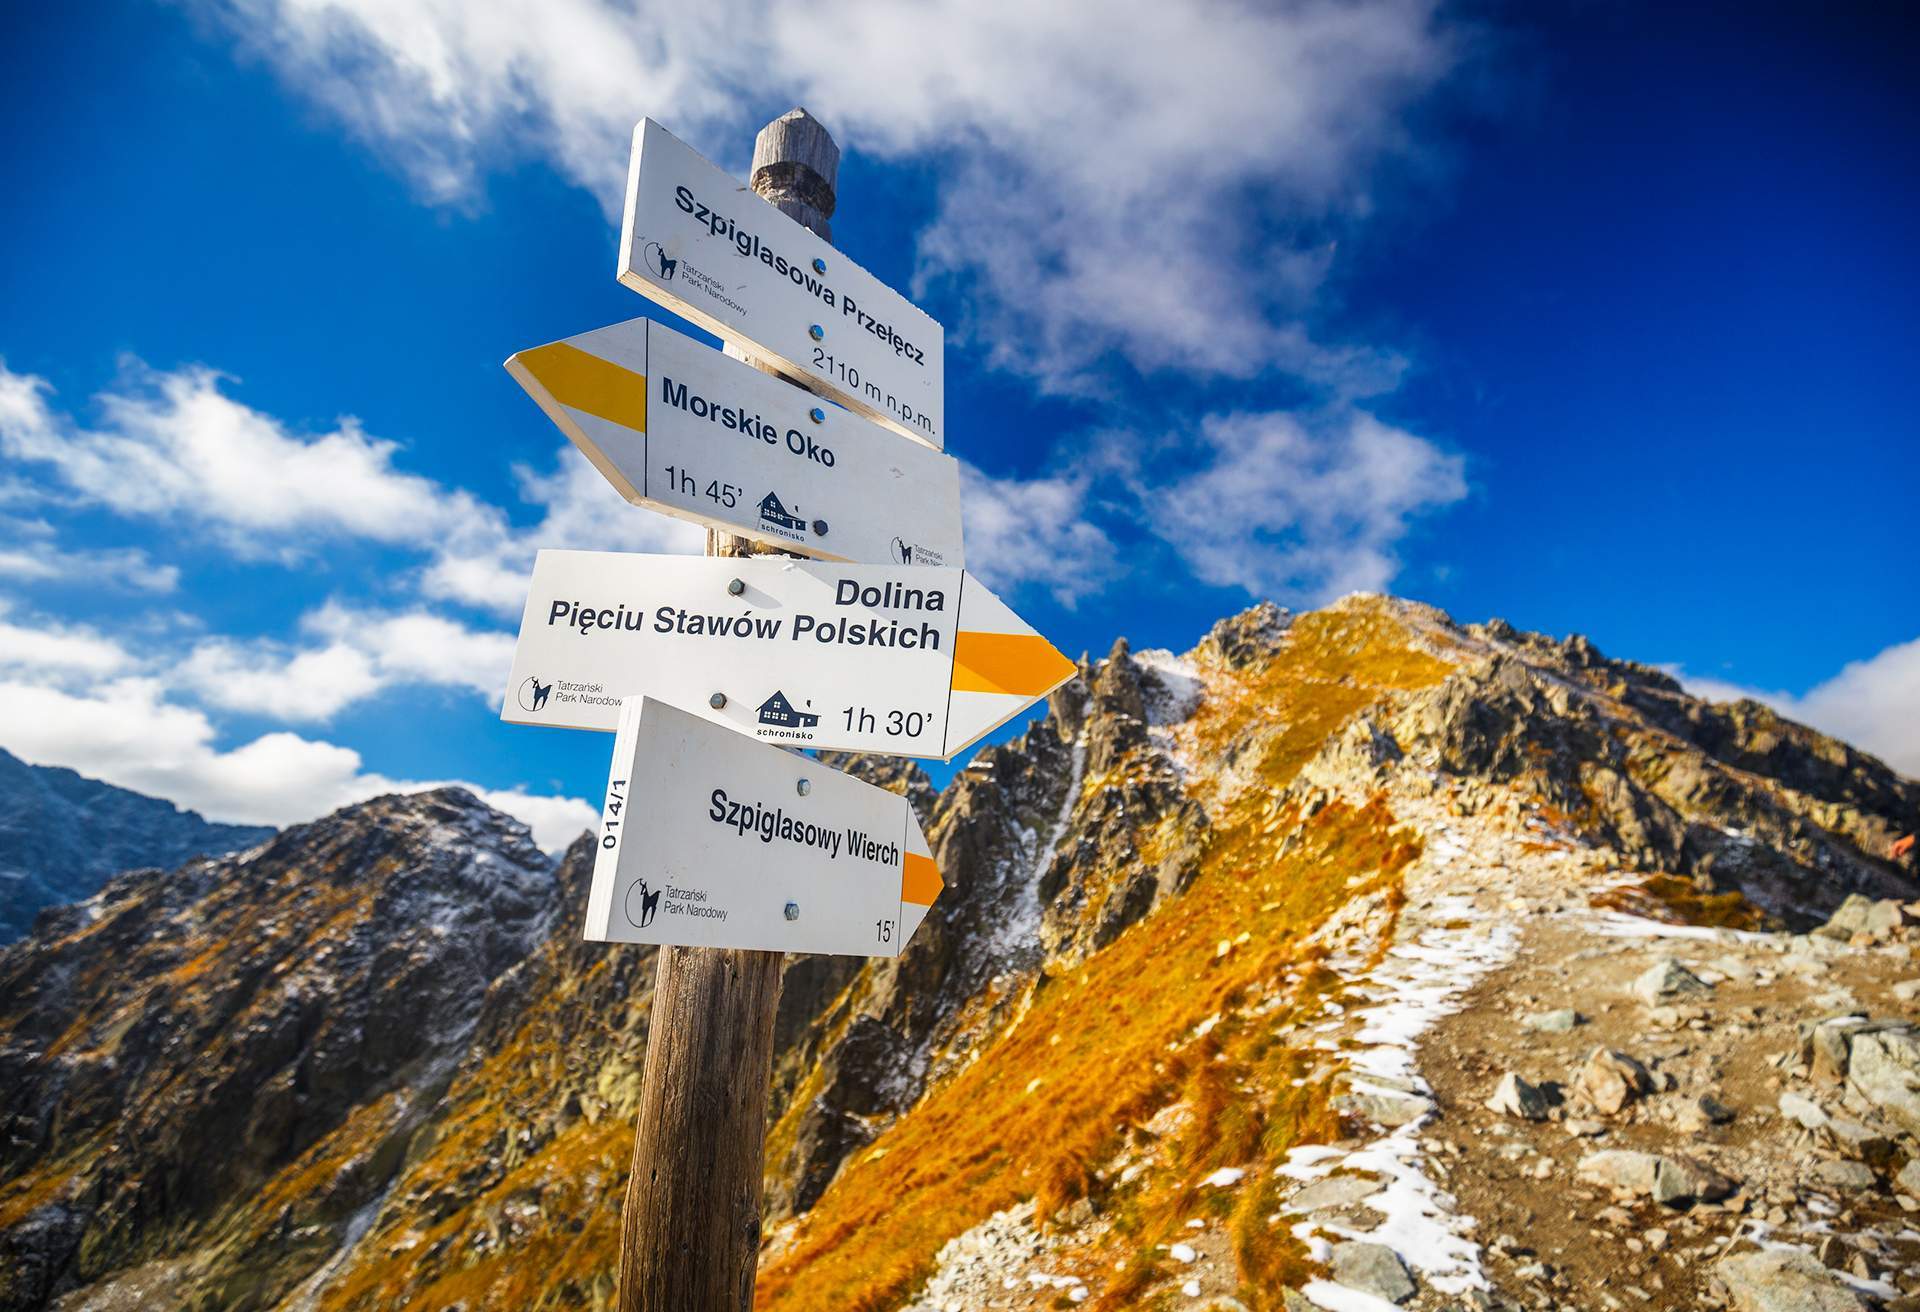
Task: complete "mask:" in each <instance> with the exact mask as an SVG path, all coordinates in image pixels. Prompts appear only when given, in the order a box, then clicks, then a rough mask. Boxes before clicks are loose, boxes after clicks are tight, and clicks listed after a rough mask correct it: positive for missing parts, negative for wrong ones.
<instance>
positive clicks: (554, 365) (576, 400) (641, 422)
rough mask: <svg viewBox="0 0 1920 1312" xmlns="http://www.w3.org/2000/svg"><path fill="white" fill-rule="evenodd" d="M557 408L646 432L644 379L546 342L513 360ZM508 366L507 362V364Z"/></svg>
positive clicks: (608, 362) (573, 349)
mask: <svg viewBox="0 0 1920 1312" xmlns="http://www.w3.org/2000/svg"><path fill="white" fill-rule="evenodd" d="M513 358H514V359H515V360H518V361H519V362H520V363H521V364H522V365H524V366H525V367H526V370H527V372H528V373H530V374H532V375H533V377H534V379H535V381H537V382H538V383H539V384H540V386H542V387H544V388H546V389H547V392H548V394H549V395H550V396H552V397H553V399H554V400H556V401H558V402H559V403H560V404H561V405H564V406H571V407H572V408H573V409H575V410H584V411H586V412H587V413H588V414H590V415H594V416H597V417H598V418H601V419H605V420H607V421H608V422H609V423H615V424H619V425H621V426H622V427H624V428H631V429H633V430H634V432H636V433H644V432H646V431H647V377H646V375H645V374H637V373H635V372H633V370H631V369H622V368H621V367H620V366H619V365H617V364H614V363H613V362H612V361H611V360H602V359H601V358H600V357H599V356H597V355H592V354H589V353H588V352H586V351H583V350H581V349H580V348H579V347H577V346H569V345H568V344H567V343H565V342H550V343H548V344H547V345H545V346H536V347H534V348H533V349H532V350H530V351H522V352H520V353H519V354H518V355H516V356H514V357H513ZM509 363H511V361H509Z"/></svg>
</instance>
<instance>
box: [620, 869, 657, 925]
mask: <svg viewBox="0 0 1920 1312" xmlns="http://www.w3.org/2000/svg"><path fill="white" fill-rule="evenodd" d="M659 910H660V890H659V889H657V888H656V889H653V890H652V891H648V889H647V881H646V880H644V879H636V880H634V881H633V884H632V885H631V886H630V887H629V888H628V889H627V923H629V924H631V925H632V926H633V927H634V928H635V929H645V928H646V927H647V926H648V925H651V924H652V923H653V917H654V913H655V912H657V911H659ZM636 912H637V913H638V914H635V913H636Z"/></svg>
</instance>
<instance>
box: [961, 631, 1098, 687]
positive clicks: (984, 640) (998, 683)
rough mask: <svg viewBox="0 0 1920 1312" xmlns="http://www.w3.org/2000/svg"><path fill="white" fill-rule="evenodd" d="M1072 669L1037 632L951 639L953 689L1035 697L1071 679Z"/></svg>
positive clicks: (964, 633) (966, 633)
mask: <svg viewBox="0 0 1920 1312" xmlns="http://www.w3.org/2000/svg"><path fill="white" fill-rule="evenodd" d="M1076 668H1077V667H1076V666H1075V665H1074V663H1073V662H1072V661H1070V660H1068V659H1067V658H1066V657H1065V656H1062V655H1061V654H1060V653H1059V652H1058V651H1055V650H1054V647H1053V644H1052V643H1050V642H1048V641H1047V640H1046V639H1045V638H1043V637H1041V636H1040V635H1039V634H1037V633H978V632H972V631H969V630H966V629H962V630H961V631H960V632H959V633H958V634H956V635H955V636H954V643H953V690H954V691H955V692H998V693H1005V694H1007V695H1008V696H1012V697H1037V696H1039V695H1040V694H1042V693H1046V692H1051V691H1053V689H1055V688H1057V687H1058V686H1060V684H1061V683H1063V682H1065V681H1066V680H1067V679H1069V678H1071V677H1073V674H1074V671H1075V670H1076Z"/></svg>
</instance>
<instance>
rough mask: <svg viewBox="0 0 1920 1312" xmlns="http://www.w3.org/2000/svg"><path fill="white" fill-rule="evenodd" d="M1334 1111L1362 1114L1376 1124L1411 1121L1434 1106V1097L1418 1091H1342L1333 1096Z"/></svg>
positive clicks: (1405, 1123) (1402, 1123) (1361, 1115)
mask: <svg viewBox="0 0 1920 1312" xmlns="http://www.w3.org/2000/svg"><path fill="white" fill-rule="evenodd" d="M1333 1106H1334V1110H1335V1111H1342V1112H1346V1113H1348V1114H1349V1115H1352V1116H1359V1117H1363V1118H1365V1119H1366V1120H1369V1121H1372V1122H1373V1123H1374V1124H1375V1125H1386V1126H1396V1125H1408V1124H1411V1123H1412V1122H1414V1121H1417V1120H1419V1119H1420V1118H1421V1117H1422V1116H1425V1115H1427V1113H1429V1112H1431V1111H1433V1110H1434V1101H1433V1099H1431V1098H1428V1097H1424V1096H1422V1095H1420V1094H1417V1093H1409V1094H1398V1093H1342V1094H1339V1095H1337V1096H1336V1097H1335V1098H1334V1100H1333Z"/></svg>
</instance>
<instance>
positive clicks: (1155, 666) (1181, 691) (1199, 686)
mask: <svg viewBox="0 0 1920 1312" xmlns="http://www.w3.org/2000/svg"><path fill="white" fill-rule="evenodd" d="M1133 663H1134V664H1135V665H1138V666H1139V667H1140V668H1141V669H1142V670H1145V671H1146V672H1147V673H1148V674H1150V675H1151V676H1152V677H1151V678H1147V679H1143V680H1142V681H1141V683H1142V685H1143V686H1142V687H1141V692H1142V694H1143V699H1144V700H1145V702H1146V706H1147V723H1148V724H1150V725H1153V726H1155V727H1161V726H1165V725H1169V724H1179V723H1180V722H1181V721H1183V720H1185V719H1186V718H1187V717H1188V716H1190V715H1192V714H1193V713H1194V711H1195V710H1196V709H1198V708H1199V705H1200V698H1201V697H1202V696H1203V695H1204V694H1205V692H1206V688H1207V685H1206V682H1205V681H1204V680H1202V679H1201V677H1200V671H1199V670H1198V669H1197V668H1195V666H1194V664H1193V662H1192V661H1189V660H1187V659H1186V658H1185V657H1183V656H1176V655H1174V654H1173V653H1172V652H1170V651H1167V650H1165V649H1164V648H1160V647H1151V648H1148V649H1147V650H1146V651H1137V652H1134V653H1133Z"/></svg>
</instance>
